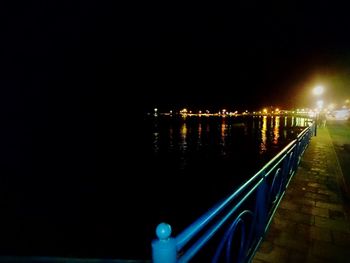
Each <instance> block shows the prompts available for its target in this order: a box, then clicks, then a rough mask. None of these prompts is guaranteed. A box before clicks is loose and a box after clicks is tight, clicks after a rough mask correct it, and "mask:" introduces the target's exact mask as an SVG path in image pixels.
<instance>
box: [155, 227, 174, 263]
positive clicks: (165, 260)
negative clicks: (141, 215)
mask: <svg viewBox="0 0 350 263" xmlns="http://www.w3.org/2000/svg"><path fill="white" fill-rule="evenodd" d="M156 235H157V239H155V240H153V241H152V262H153V263H176V242H175V239H174V238H172V237H171V226H170V225H169V224H167V223H160V224H159V225H158V226H157V229H156Z"/></svg>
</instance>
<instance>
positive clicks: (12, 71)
mask: <svg viewBox="0 0 350 263" xmlns="http://www.w3.org/2000/svg"><path fill="white" fill-rule="evenodd" d="M347 9H348V8H347V6H346V5H345V4H341V3H336V2H335V1H329V2H328V3H327V2H322V1H308V2H307V3H305V2H303V1H301V2H300V3H297V2H296V1H276V2H270V1H268V2H266V1H264V2H261V1H235V3H231V4H224V3H222V4H220V3H207V2H200V3H197V4H194V3H192V4H190V3H180V2H174V3H173V2H169V3H164V2H150V3H149V2H142V1H136V2H132V3H125V4H121V5H116V4H113V3H104V4H101V3H99V4H98V3H96V2H95V1H84V2H78V1H73V2H71V1H50V3H43V2H41V1H34V2H31V3H25V4H23V5H18V6H16V5H11V6H9V5H7V6H5V7H4V8H2V12H3V16H2V17H3V18H2V19H3V20H4V23H3V24H4V25H5V30H4V31H3V32H4V34H3V39H4V40H5V41H4V42H5V44H6V48H5V49H3V53H4V56H5V58H6V60H5V62H6V63H7V67H6V71H5V74H4V75H5V76H6V79H5V80H3V81H4V87H8V88H7V89H5V95H6V96H8V97H9V98H8V99H4V100H5V102H4V103H3V104H2V105H3V107H4V108H6V109H7V110H10V111H11V109H14V108H16V109H19V108H22V109H23V108H32V109H35V108H38V107H41V106H43V107H46V105H47V104H49V105H47V106H48V107H50V105H56V104H59V105H63V104H64V103H66V104H67V109H68V111H69V109H71V110H77V109H78V108H82V107H83V108H84V107H85V109H86V110H95V111H96V110H97V111H98V110H99V109H101V111H102V112H104V111H106V109H104V107H106V106H107V107H112V108H113V107H114V108H115V110H116V111H120V110H122V109H124V107H127V108H129V111H131V110H135V112H140V111H142V112H144V111H149V110H152V109H153V108H154V107H158V108H160V109H161V110H162V109H163V110H170V109H174V108H181V107H193V108H194V109H204V108H212V109H217V108H222V107H226V108H232V109H246V108H248V109H252V110H253V109H259V108H260V107H262V106H270V105H274V106H279V107H281V108H293V107H306V106H310V103H311V102H312V101H313V98H312V97H311V96H310V90H311V89H312V88H313V87H314V86H315V85H317V84H323V85H324V86H325V88H326V91H327V96H329V97H330V99H332V100H339V99H340V98H341V99H343V98H344V97H346V96H349V95H350V94H348V91H347V90H348V84H349V82H350V78H349V73H350V67H349V65H350V52H349V49H348V47H349V46H350V45H349V44H350V38H349V37H348V35H349V34H348V31H349V22H348V18H347ZM6 96H3V98H5V97H6ZM24 98H30V99H31V100H30V101H31V102H30V104H29V105H26V106H24V104H25V103H26V102H24V103H22V102H23V100H24V101H26V100H25V99H24ZM45 101H46V102H45ZM48 101H50V102H48ZM61 103H62V104H61ZM112 104H113V105H112ZM39 105H41V106H39ZM53 108H55V106H53ZM87 108H90V109H87ZM39 111H40V109H39Z"/></svg>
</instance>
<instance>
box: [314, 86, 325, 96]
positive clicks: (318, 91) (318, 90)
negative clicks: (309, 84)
mask: <svg viewBox="0 0 350 263" xmlns="http://www.w3.org/2000/svg"><path fill="white" fill-rule="evenodd" d="M323 91H324V88H323V86H321V85H319V86H316V87H315V88H314V89H313V90H312V93H313V94H314V95H316V96H319V95H321V94H322V93H323Z"/></svg>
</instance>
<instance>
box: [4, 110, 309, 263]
mask: <svg viewBox="0 0 350 263" xmlns="http://www.w3.org/2000/svg"><path fill="white" fill-rule="evenodd" d="M81 122H83V120H81ZM87 122H88V121H87ZM306 124H307V123H306V122H305V119H303V118H291V117H288V118H287V117H276V116H275V117H187V118H185V119H184V118H182V117H168V116H159V117H157V118H155V117H153V116H148V117H145V118H144V119H143V120H142V121H138V122H137V123H132V124H128V125H126V126H125V127H124V126H122V127H123V128H120V127H121V126H120V125H119V126H118V129H112V128H111V129H109V132H108V133H105V134H101V135H100V134H99V136H101V137H103V136H105V138H102V139H100V140H98V142H100V144H99V145H98V147H97V150H96V158H97V162H95V161H94V160H93V158H92V155H91V154H88V153H89V152H90V153H91V152H92V151H94V148H91V146H92V144H91V137H89V136H88V135H90V136H94V133H93V132H91V131H89V133H88V134H87V133H86V132H85V133H83V134H85V135H84V136H83V137H81V136H82V135H81V133H80V132H81V131H83V130H82V129H81V128H79V129H78V128H76V127H78V126H77V125H78V124H76V127H75V126H74V124H73V122H72V123H71V126H70V127H69V128H67V127H60V126H59V125H57V126H54V128H55V129H53V130H54V132H51V133H48V134H46V135H45V138H46V143H47V145H46V144H45V142H43V140H42V139H41V140H40V142H41V144H39V146H37V145H36V144H35V143H33V144H35V145H36V146H32V147H26V148H25V149H34V150H33V153H30V152H27V153H26V152H24V153H23V156H22V160H20V161H18V162H22V166H21V167H20V168H18V167H17V168H15V169H12V170H11V167H10V165H9V166H8V170H7V171H6V172H8V173H9V172H11V171H12V177H11V176H10V175H7V176H6V175H5V176H4V177H3V178H2V180H3V191H2V195H3V199H2V210H3V217H2V224H1V233H2V239H1V254H2V255H41V256H68V257H98V258H129V259H133V258H149V257H150V251H151V250H150V244H151V240H152V239H153V238H154V231H155V227H156V225H157V224H158V223H160V222H162V221H165V222H168V223H170V224H171V225H172V226H173V233H174V234H175V235H176V234H177V233H179V232H180V231H181V230H182V229H183V228H184V227H186V226H187V225H188V224H189V223H191V222H192V221H193V220H195V219H196V218H197V217H198V216H200V215H201V214H202V213H204V212H205V211H207V209H209V208H210V207H211V206H212V205H213V204H215V203H216V202H218V201H219V200H220V199H221V198H224V197H226V196H227V195H228V194H229V193H231V192H232V191H234V189H235V188H237V187H238V185H240V184H241V183H242V182H244V181H245V180H247V178H249V176H252V175H253V174H254V172H256V171H257V170H258V169H259V168H261V167H262V165H263V164H264V163H266V162H267V161H268V160H269V159H271V158H272V157H273V156H274V154H276V153H277V152H278V151H279V150H281V149H282V148H283V146H285V145H286V144H287V143H288V142H289V141H291V140H292V139H294V138H295V137H296V136H297V134H298V132H300V131H301V130H302V127H304V126H305V125H306ZM79 127H82V125H81V124H79ZM111 127H112V126H111ZM18 128H21V127H18ZM22 128H23V127H22ZM51 128H52V127H51ZM57 128H59V129H60V130H59V131H60V132H57ZM49 130H50V129H49V128H45V129H44V131H43V132H42V134H41V135H44V134H45V131H46V132H47V131H49ZM62 134H63V135H62ZM53 135H55V138H56V139H55V140H53V139H52V136H53ZM38 136H39V135H38ZM53 142H54V143H53ZM73 142H74V144H73V145H74V147H73V148H72V146H71V143H73ZM22 148H23V145H22V146H21V143H20V142H19V143H18V149H19V150H21V149H22ZM65 149H66V150H65ZM72 149H73V151H72ZM74 149H75V150H74ZM33 154H35V155H33ZM26 155H28V156H31V157H30V158H32V159H33V160H32V161H28V160H26V157H27V156H26ZM25 164H28V165H29V164H31V166H30V165H29V166H28V165H25ZM72 164H74V165H72ZM94 164H96V166H94ZM84 167H85V168H84Z"/></svg>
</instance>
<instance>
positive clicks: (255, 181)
mask: <svg viewBox="0 0 350 263" xmlns="http://www.w3.org/2000/svg"><path fill="white" fill-rule="evenodd" d="M313 126H314V123H313V124H312V125H311V126H309V127H307V128H305V129H304V130H303V131H302V132H301V133H300V134H298V136H297V138H296V139H294V140H293V141H291V142H290V143H289V144H288V145H287V146H285V147H284V148H283V149H282V150H281V151H280V152H279V153H278V154H277V155H275V156H274V157H273V158H272V159H271V160H270V161H269V162H267V163H266V164H265V165H264V166H263V167H262V168H261V169H260V170H259V171H258V172H256V173H255V174H254V175H253V176H252V177H251V178H250V179H249V180H248V181H246V182H245V183H243V184H242V185H240V186H239V187H238V188H237V189H236V190H235V191H234V192H233V193H232V194H231V195H229V196H228V197H226V198H224V199H223V200H221V201H220V202H218V203H216V204H215V205H214V206H213V207H212V208H211V209H209V211H207V212H206V213H204V214H203V215H202V216H200V217H199V218H198V219H197V220H195V221H194V222H193V223H191V224H190V225H189V226H188V227H186V228H185V229H184V230H183V231H182V232H181V233H179V234H178V235H177V237H175V238H172V237H171V227H170V226H169V225H167V224H164V223H163V224H160V225H159V226H158V227H157V236H158V239H157V240H154V241H153V243H152V246H153V260H154V262H155V263H158V262H159V263H163V262H164V263H168V262H169V263H170V262H187V261H188V260H189V259H191V258H192V256H194V255H195V254H196V253H197V252H198V251H199V250H200V248H202V247H203V246H204V245H205V244H206V243H207V242H208V241H209V240H210V239H211V237H212V236H213V235H214V234H215V233H216V232H217V230H218V229H219V228H220V227H222V226H223V224H224V223H226V221H227V220H228V219H229V218H230V216H231V215H233V214H234V213H235V212H236V211H239V208H241V206H242V204H243V202H244V201H246V200H247V199H248V198H249V197H250V196H251V195H252V194H254V193H255V192H256V193H257V197H261V199H263V200H261V201H260V200H256V201H255V202H256V204H255V205H256V206H255V208H254V209H255V212H254V218H253V220H254V222H255V221H256V220H257V221H259V222H258V224H259V226H258V227H257V229H253V226H251V228H250V231H252V232H250V233H253V232H254V233H257V234H256V235H257V237H255V240H249V242H252V244H251V245H252V246H255V248H250V249H249V251H255V250H256V247H257V246H258V244H259V243H260V242H261V239H262V236H263V234H264V233H265V231H266V229H267V227H268V225H269V223H270V221H271V218H272V216H273V214H274V212H275V210H276V209H277V205H278V204H279V201H280V200H281V198H282V196H283V195H284V191H285V188H284V187H286V186H287V185H288V183H289V181H290V179H291V177H292V176H293V174H294V173H295V170H296V168H297V165H298V164H299V161H300V158H301V155H302V154H303V153H304V151H305V149H306V147H307V145H308V142H309V140H310V138H311V136H312V133H313V132H312V129H314V127H313ZM279 166H281V167H279ZM273 171H275V174H274V175H273ZM269 176H274V177H273V180H272V182H271V183H270V184H271V185H270V191H269V192H268V191H267V182H266V178H267V177H269ZM276 187H278V188H276ZM276 189H277V190H276ZM276 191H277V192H276ZM274 192H276V194H274ZM243 193H245V195H244V196H240V195H241V194H243ZM271 194H274V196H271ZM238 197H240V199H239V200H237V201H236V203H234V204H233V200H234V199H236V198H238ZM256 199H258V198H256ZM271 200H273V201H271ZM267 201H269V202H270V203H267ZM271 202H272V203H271ZM229 205H235V206H234V207H233V208H232V209H231V210H229V212H227V214H226V215H222V217H221V219H217V221H218V222H213V220H214V218H216V217H217V216H218V215H219V214H220V213H221V212H223V210H224V209H225V208H227V207H228V206H229ZM258 205H261V206H262V208H260V207H258ZM266 207H269V208H268V209H269V211H265V210H266V209H265V208H266ZM261 209H263V210H261ZM249 211H250V210H249ZM259 211H260V212H259ZM251 213H253V212H251ZM266 217H268V218H266ZM238 219H239V220H241V218H237V217H236V219H235V221H234V222H235V224H236V225H237V224H238V221H237V220H238ZM241 221H243V220H241ZM209 223H212V224H213V225H212V226H211V227H210V228H209V229H208V230H206V232H205V233H204V234H202V235H201V236H200V237H198V239H197V241H196V242H194V243H193V244H192V246H191V247H190V248H188V249H187V251H185V252H184V253H182V255H181V256H176V255H177V254H178V252H179V251H181V250H182V249H183V248H184V247H185V246H186V245H187V244H188V243H189V241H192V240H193V238H194V237H196V236H198V235H199V234H200V233H201V232H202V231H203V230H204V228H205V227H206V226H208V224H209ZM262 224H263V225H262ZM236 225H235V226H236ZM254 227H255V226H254ZM261 231H262V232H261ZM260 232H261V233H260ZM231 234H232V233H231ZM222 242H226V241H222ZM220 249H221V246H220ZM245 249H246V250H247V251H248V248H245ZM220 251H221V250H220ZM167 254H169V255H170V254H171V255H172V259H169V257H167ZM241 254H242V253H240V255H241ZM242 255H243V254H242Z"/></svg>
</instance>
